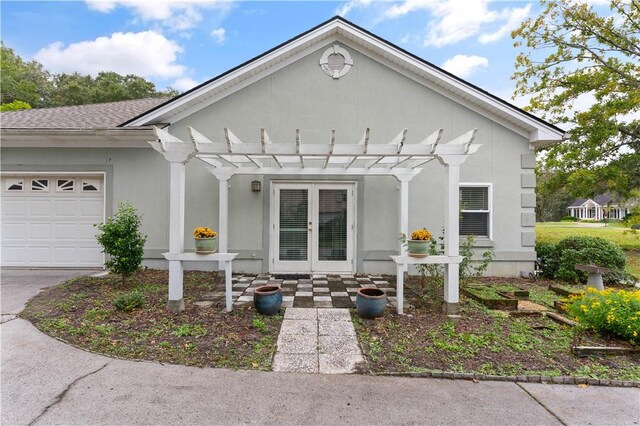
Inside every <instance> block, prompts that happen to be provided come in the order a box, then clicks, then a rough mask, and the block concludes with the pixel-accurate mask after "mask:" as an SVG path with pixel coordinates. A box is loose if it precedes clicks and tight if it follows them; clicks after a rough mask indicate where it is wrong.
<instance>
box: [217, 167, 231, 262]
mask: <svg viewBox="0 0 640 426" xmlns="http://www.w3.org/2000/svg"><path fill="white" fill-rule="evenodd" d="M229 177H230V176H216V178H218V184H219V202H218V250H219V251H220V253H226V252H227V251H228V248H229Z"/></svg>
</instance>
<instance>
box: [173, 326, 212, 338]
mask: <svg viewBox="0 0 640 426" xmlns="http://www.w3.org/2000/svg"><path fill="white" fill-rule="evenodd" d="M206 334H207V329H206V328H204V327H203V326H201V325H200V324H195V325H194V324H182V325H181V326H178V327H177V328H176V329H175V330H174V332H173V335H174V336H176V337H202V336H205V335H206Z"/></svg>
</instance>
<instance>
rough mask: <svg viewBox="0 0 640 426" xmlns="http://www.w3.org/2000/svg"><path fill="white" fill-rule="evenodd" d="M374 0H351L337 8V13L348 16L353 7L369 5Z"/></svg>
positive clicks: (358, 7)
mask: <svg viewBox="0 0 640 426" xmlns="http://www.w3.org/2000/svg"><path fill="white" fill-rule="evenodd" d="M372 1H373V0H351V1H348V2H346V3H344V4H343V5H342V6H340V7H338V8H337V9H336V15H339V16H342V17H344V16H347V13H349V12H351V11H352V10H353V9H360V8H366V7H369V5H370V4H371V3H372Z"/></svg>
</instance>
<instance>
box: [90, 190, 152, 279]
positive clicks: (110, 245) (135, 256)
mask: <svg viewBox="0 0 640 426" xmlns="http://www.w3.org/2000/svg"><path fill="white" fill-rule="evenodd" d="M140 225H141V218H140V215H138V211H137V210H136V209H135V208H134V207H133V206H132V205H131V204H129V203H126V202H124V203H120V204H119V208H118V211H117V212H116V214H115V215H113V217H110V218H107V221H106V222H105V223H101V224H98V225H96V226H97V227H98V229H99V230H100V232H102V233H101V234H99V235H97V236H96V238H97V240H98V243H100V245H101V246H102V248H103V253H106V254H108V255H109V259H108V260H107V261H106V262H105V266H106V267H107V269H108V270H109V271H110V272H112V273H115V274H120V275H122V282H123V283H124V281H125V278H126V277H129V276H131V275H133V273H134V272H136V271H137V270H138V269H140V265H141V264H142V257H143V255H144V243H145V241H146V240H147V236H146V235H143V234H142V233H141V232H140V230H139V229H140Z"/></svg>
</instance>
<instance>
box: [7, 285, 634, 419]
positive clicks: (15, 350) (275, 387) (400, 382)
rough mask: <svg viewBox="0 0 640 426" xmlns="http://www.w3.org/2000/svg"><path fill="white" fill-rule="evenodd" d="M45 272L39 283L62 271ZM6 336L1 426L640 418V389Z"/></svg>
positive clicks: (26, 330) (14, 323)
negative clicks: (155, 353)
mask: <svg viewBox="0 0 640 426" xmlns="http://www.w3.org/2000/svg"><path fill="white" fill-rule="evenodd" d="M72 275H73V274H72ZM4 277H5V275H4V274H3V278H4ZM40 278H41V280H40V283H41V284H35V282H34V283H33V285H32V286H31V288H32V289H33V291H34V292H36V291H38V289H39V288H40V287H41V286H46V285H48V284H52V283H54V282H56V281H59V280H61V279H64V278H63V276H60V275H58V276H56V277H53V278H51V279H50V280H49V281H47V280H46V279H45V278H44V277H40ZM34 280H35V279H34ZM3 281H4V280H3ZM13 281H14V282H16V279H15V277H14V278H13ZM9 282H11V278H9ZM2 290H3V294H2V296H3V298H4V296H5V295H6V294H7V293H9V297H10V299H12V300H13V302H12V303H13V306H18V302H19V300H20V297H22V300H23V302H22V303H24V301H25V300H27V299H28V298H29V297H30V295H28V294H26V293H27V292H26V290H25V289H24V288H22V289H17V286H16V285H10V284H8V285H6V286H5V284H4V283H3V287H2ZM14 290H15V292H16V294H11V292H12V291H14ZM19 295H21V296H19ZM16 309H18V308H16ZM4 312H5V311H4V308H3V313H4ZM0 335H1V338H2V340H1V357H2V359H1V363H0V369H1V371H0V378H1V380H2V392H1V401H0V404H1V406H0V408H1V418H0V420H1V421H0V423H2V424H3V425H5V424H6V425H14V424H92V425H94V424H237V423H259V424H263V423H264V424H276V423H277V424H367V425H371V424H456V425H459V424H592V425H597V424H602V425H613V424H615V425H633V424H640V389H629V388H606V387H585V388H580V387H577V386H568V385H542V384H515V383H506V382H480V383H474V382H470V381H460V380H456V381H453V380H435V379H407V378H396V377H370V376H358V375H344V376H330V375H318V374H310V375H305V374H295V373H271V372H254V371H229V370H224V369H213V368H204V369H202V368H194V367H182V366H174V365H161V364H157V363H147V362H133V361H123V360H117V359H112V358H107V357H103V356H99V355H95V354H91V353H88V352H84V351H82V350H78V349H76V348H73V347H71V346H69V345H66V344H64V343H62V342H59V341H57V340H54V339H51V338H49V337H48V336H46V335H44V334H42V333H40V332H39V331H38V330H36V329H35V328H34V327H33V326H32V325H31V324H30V323H29V322H27V321H24V320H21V319H12V320H9V321H7V322H5V323H4V324H2V325H1V326H0Z"/></svg>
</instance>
